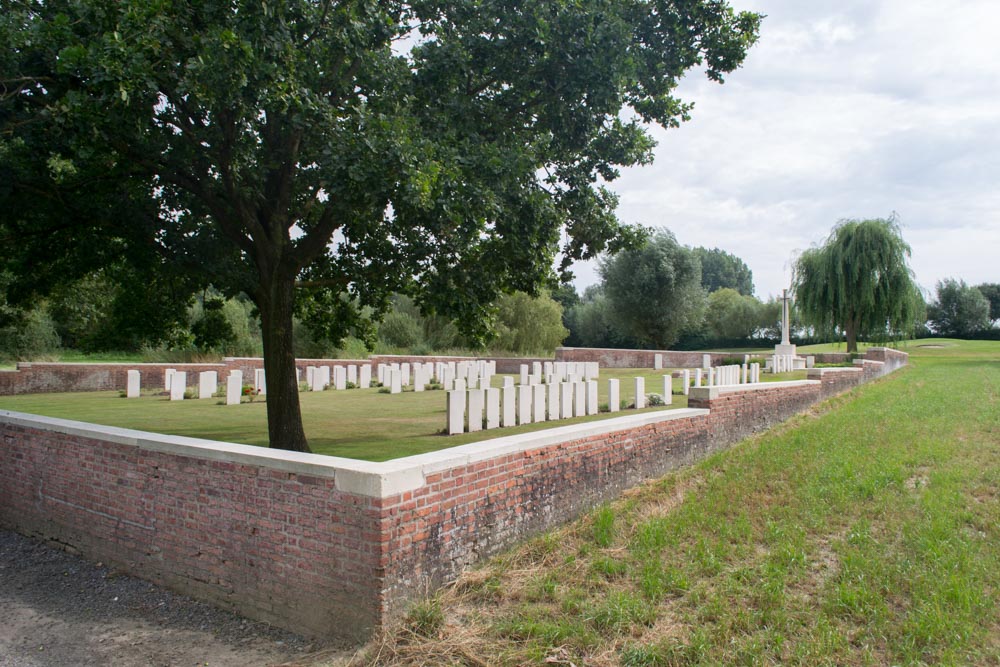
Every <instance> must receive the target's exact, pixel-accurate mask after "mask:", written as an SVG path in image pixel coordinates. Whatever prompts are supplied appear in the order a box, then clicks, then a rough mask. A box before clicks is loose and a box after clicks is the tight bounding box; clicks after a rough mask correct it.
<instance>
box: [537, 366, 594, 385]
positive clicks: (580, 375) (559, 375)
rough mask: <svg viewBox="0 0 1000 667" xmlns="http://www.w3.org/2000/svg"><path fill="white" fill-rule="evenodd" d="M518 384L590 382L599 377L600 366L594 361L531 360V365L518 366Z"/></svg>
mask: <svg viewBox="0 0 1000 667" xmlns="http://www.w3.org/2000/svg"><path fill="white" fill-rule="evenodd" d="M518 371H519V377H518V381H519V384H522V385H535V384H543V383H544V384H555V383H559V382H577V381H581V380H582V381H584V382H590V381H591V380H596V379H597V378H598V377H600V374H601V367H600V364H598V363H597V362H596V361H545V362H541V361H533V362H531V366H529V365H528V364H521V365H520V367H519V368H518Z"/></svg>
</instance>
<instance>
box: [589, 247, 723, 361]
mask: <svg viewBox="0 0 1000 667" xmlns="http://www.w3.org/2000/svg"><path fill="white" fill-rule="evenodd" d="M600 273H601V278H602V280H603V283H602V285H603V289H604V293H605V295H606V296H607V299H608V306H609V307H610V310H611V313H612V315H613V316H614V317H615V318H616V319H617V320H618V321H619V322H620V323H621V324H622V325H623V326H622V328H623V329H624V330H625V331H626V332H627V333H628V334H629V335H630V336H632V337H634V338H635V340H636V341H637V342H638V343H639V344H640V345H650V346H653V347H658V348H660V349H666V348H669V347H670V346H671V345H672V344H673V343H674V342H676V341H677V339H678V338H679V337H680V334H681V333H682V332H683V331H686V330H694V329H696V328H698V327H699V326H701V323H702V319H703V317H704V314H705V291H704V289H702V286H701V266H700V264H699V263H698V258H697V256H696V255H695V254H694V252H693V251H691V250H690V249H689V248H686V247H684V246H682V245H680V244H679V243H678V242H677V239H676V238H675V237H674V235H673V234H672V233H671V232H669V231H666V230H660V231H658V232H656V233H655V234H654V235H653V236H652V238H651V239H650V240H649V242H648V243H647V244H646V245H645V246H644V247H642V248H640V249H637V250H625V251H622V252H620V253H618V254H617V255H614V256H612V257H610V258H608V259H606V260H605V261H604V262H603V263H602V264H601V265H600Z"/></svg>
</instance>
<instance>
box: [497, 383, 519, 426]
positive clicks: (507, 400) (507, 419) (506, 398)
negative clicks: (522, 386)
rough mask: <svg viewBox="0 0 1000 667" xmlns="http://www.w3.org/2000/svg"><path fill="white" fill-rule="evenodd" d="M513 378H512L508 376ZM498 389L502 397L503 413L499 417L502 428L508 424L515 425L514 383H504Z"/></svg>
mask: <svg viewBox="0 0 1000 667" xmlns="http://www.w3.org/2000/svg"><path fill="white" fill-rule="evenodd" d="M508 379H510V380H513V379H514V378H508ZM497 391H500V392H501V394H502V398H503V415H502V419H501V425H502V426H503V427H504V428H507V427H508V426H517V402H516V401H515V400H514V395H515V392H516V391H517V390H516V389H514V384H513V382H511V384H505V385H504V386H503V389H502V390H497Z"/></svg>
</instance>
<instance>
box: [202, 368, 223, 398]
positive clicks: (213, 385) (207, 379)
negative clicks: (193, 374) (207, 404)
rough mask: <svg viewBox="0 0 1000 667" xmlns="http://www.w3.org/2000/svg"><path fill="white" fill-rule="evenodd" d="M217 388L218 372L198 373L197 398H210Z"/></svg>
mask: <svg viewBox="0 0 1000 667" xmlns="http://www.w3.org/2000/svg"><path fill="white" fill-rule="evenodd" d="M218 390H219V374H218V373H216V372H215V371H204V372H201V373H199V374H198V398H212V396H214V395H215V392H217V391H218Z"/></svg>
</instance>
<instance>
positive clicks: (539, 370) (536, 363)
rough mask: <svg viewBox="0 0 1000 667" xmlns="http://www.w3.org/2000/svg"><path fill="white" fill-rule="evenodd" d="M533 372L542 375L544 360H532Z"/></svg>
mask: <svg viewBox="0 0 1000 667" xmlns="http://www.w3.org/2000/svg"><path fill="white" fill-rule="evenodd" d="M531 374H532V375H537V376H538V377H542V362H540V361H532V362H531Z"/></svg>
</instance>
